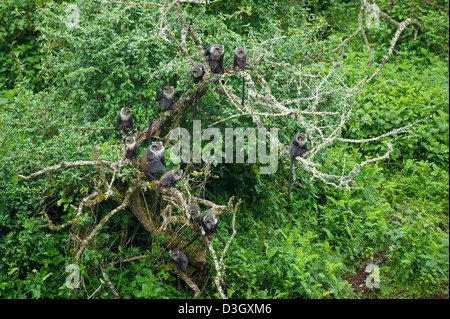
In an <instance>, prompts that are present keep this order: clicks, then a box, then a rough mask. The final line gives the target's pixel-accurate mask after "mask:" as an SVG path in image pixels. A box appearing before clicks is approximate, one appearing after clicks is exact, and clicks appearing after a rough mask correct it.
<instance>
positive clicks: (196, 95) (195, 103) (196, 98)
mask: <svg viewBox="0 0 450 319" xmlns="http://www.w3.org/2000/svg"><path fill="white" fill-rule="evenodd" d="M198 91H199V90H197V91H196V92H195V98H194V112H193V114H192V116H193V117H195V113H196V112H197V101H198Z"/></svg>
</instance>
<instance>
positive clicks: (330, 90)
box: [19, 0, 427, 298]
mask: <svg viewBox="0 0 450 319" xmlns="http://www.w3.org/2000/svg"><path fill="white" fill-rule="evenodd" d="M360 4H361V7H360V13H359V17H358V26H359V27H358V29H357V30H356V31H355V32H354V33H353V34H352V35H351V36H350V37H348V38H347V39H345V40H343V41H342V43H341V44H339V45H338V46H337V47H336V48H335V49H334V50H333V51H332V53H329V55H328V56H326V57H325V54H322V55H319V56H318V57H317V59H321V60H323V61H322V62H320V63H318V65H312V64H309V65H302V64H301V61H302V60H301V58H299V57H298V56H301V54H303V53H304V49H303V48H296V47H295V43H296V42H297V41H299V42H300V43H302V41H304V42H305V43H307V42H309V41H307V40H306V39H308V37H311V36H316V35H317V34H318V32H319V30H318V29H320V26H319V27H318V29H317V30H316V29H314V28H311V29H310V30H307V31H306V32H305V34H300V33H297V34H294V35H292V36H287V35H283V34H281V33H280V29H278V28H277V29H276V31H277V32H274V35H273V37H270V38H263V37H258V36H254V35H253V36H252V35H248V36H247V37H245V36H244V35H242V34H237V33H235V32H233V31H232V30H231V28H230V29H225V32H224V34H219V32H220V31H221V30H223V29H222V25H223V24H224V21H223V19H222V18H221V17H220V16H218V17H215V18H213V19H212V21H211V22H210V25H207V26H205V23H204V21H203V22H202V20H201V17H195V14H194V13H193V12H201V13H204V12H206V11H207V10H209V8H210V6H214V5H221V2H220V1H209V4H208V5H207V4H206V2H205V1H200V0H199V1H196V0H176V1H172V2H164V3H163V4H160V3H151V2H139V3H132V2H122V1H97V2H93V3H84V2H80V3H78V4H77V6H76V7H73V8H75V9H73V10H75V11H76V10H78V11H79V16H75V17H78V18H74V17H73V16H72V18H71V19H72V20H70V23H69V22H68V20H67V11H65V9H66V8H64V7H63V6H60V5H56V4H52V5H51V6H49V7H48V8H45V9H43V10H42V13H41V14H42V16H43V17H45V18H44V19H43V21H44V22H42V24H41V25H40V26H39V30H40V32H41V33H42V35H41V39H42V40H43V41H45V42H46V43H47V44H48V48H49V50H51V51H52V52H55V56H50V57H48V58H47V60H46V61H44V63H43V66H44V68H43V69H45V72H44V75H43V78H46V79H48V82H49V83H51V84H52V85H53V86H52V87H53V88H52V90H54V92H55V94H56V95H57V96H60V97H61V96H65V97H67V100H66V102H65V105H66V106H67V109H66V110H65V112H62V111H59V113H60V114H62V113H64V117H66V116H68V117H72V123H71V124H72V125H71V126H70V125H68V124H67V123H64V124H61V123H60V124H58V129H60V130H70V129H71V130H73V129H76V127H74V124H75V123H77V124H78V123H80V124H81V123H83V124H86V126H84V127H82V128H79V127H78V129H79V130H80V131H81V132H80V134H82V133H83V134H86V136H87V137H86V139H87V140H89V142H90V143H92V144H94V150H93V155H92V157H93V160H92V158H91V160H88V159H87V158H86V157H90V156H91V155H88V154H84V158H80V159H76V160H74V161H65V160H63V161H57V159H54V160H53V161H52V162H54V163H58V162H59V163H58V164H54V165H49V166H48V167H45V168H42V169H39V170H37V171H33V172H31V171H30V173H29V175H26V174H25V173H22V174H20V175H19V177H20V178H21V179H23V180H25V181H30V180H33V179H37V178H41V179H42V178H44V179H45V178H48V177H47V176H48V173H52V172H55V171H56V172H55V174H59V171H60V170H69V169H71V168H81V167H90V168H93V169H91V171H90V173H88V174H87V175H85V176H83V179H84V178H85V177H86V178H87V180H86V181H84V182H83V183H84V184H83V185H82V186H80V188H81V187H83V188H84V189H85V190H86V191H85V192H84V195H83V196H82V197H80V198H79V199H78V202H77V204H76V205H74V207H73V210H72V215H71V216H70V219H69V220H68V221H66V222H64V223H61V224H59V225H56V224H57V223H56V222H55V221H54V217H52V216H51V215H52V214H49V213H48V211H47V208H46V207H47V204H44V205H43V208H42V210H41V212H42V215H43V216H44V218H45V219H46V221H47V224H46V227H48V228H49V229H50V230H51V231H59V230H61V229H64V228H67V227H71V226H74V225H77V224H78V223H79V222H80V218H81V216H82V215H83V210H84V209H85V208H89V207H94V206H98V205H102V203H108V205H109V203H110V202H111V201H112V202H114V208H113V209H111V210H110V211H109V212H108V213H107V214H106V215H104V216H103V217H102V218H101V220H100V221H99V222H98V223H97V224H96V225H95V227H93V228H92V229H91V231H90V232H88V233H87V234H86V235H85V236H84V237H83V238H78V237H77V236H76V235H75V233H72V231H71V230H69V234H70V233H71V236H72V237H74V238H76V240H75V241H74V251H75V253H74V257H73V261H74V262H75V263H80V261H81V258H82V254H83V251H84V250H85V248H86V247H87V246H88V245H89V244H90V242H91V241H92V239H93V238H95V236H97V235H98V234H99V232H100V231H101V229H102V227H104V226H105V225H106V224H107V222H108V221H109V220H110V219H111V218H113V216H114V215H115V214H116V213H118V212H120V211H123V210H125V209H126V208H128V209H129V210H131V211H132V213H133V215H134V216H135V217H136V218H137V220H138V221H139V222H140V224H142V226H143V227H144V228H145V229H146V230H147V231H148V233H149V234H151V235H153V236H155V237H159V238H169V239H168V240H166V241H164V242H163V243H162V245H163V246H164V247H165V248H167V249H175V248H179V247H181V246H182V245H184V243H186V242H187V241H188V238H186V237H185V233H186V231H185V228H187V229H189V232H188V234H192V233H195V228H196V226H195V223H194V222H193V221H192V220H191V219H190V215H189V205H190V203H191V202H198V203H200V204H202V205H204V206H205V207H209V208H210V209H211V210H212V211H213V212H214V213H215V215H216V216H223V215H225V214H232V224H233V227H232V229H233V232H232V234H231V236H230V237H229V238H228V239H227V243H226V245H225V248H224V249H223V251H222V254H221V256H220V258H219V257H218V256H217V254H216V251H215V250H216V249H215V248H214V245H213V241H211V242H207V241H206V240H204V239H203V240H202V241H201V242H200V244H199V245H198V246H195V245H194V246H191V247H190V248H189V250H188V251H187V252H188V255H189V261H190V265H191V266H192V268H193V269H195V270H197V271H196V272H195V274H194V275H195V277H194V281H197V282H200V280H201V279H202V275H201V272H200V271H199V270H200V269H202V268H204V267H205V264H206V261H207V247H208V248H209V251H210V252H211V256H212V259H213V261H214V266H215V271H216V276H215V284H216V287H217V290H218V292H219V294H220V296H221V297H222V298H226V297H227V295H226V293H225V292H224V290H223V276H222V274H223V271H224V267H223V260H224V258H225V254H226V252H227V250H228V249H229V247H230V244H231V241H232V240H233V238H234V236H235V234H236V229H235V226H234V225H235V217H236V213H237V209H238V206H239V204H240V200H238V201H234V198H229V199H228V203H227V204H226V205H220V204H216V203H214V202H212V201H211V200H209V199H208V198H203V197H199V196H194V195H193V194H192V191H193V189H192V186H191V183H192V179H193V178H195V177H193V176H194V172H195V171H197V173H198V172H199V173H198V174H199V175H200V176H202V177H203V178H204V180H205V181H207V180H208V177H209V175H210V171H209V169H210V163H203V164H202V165H201V167H200V169H198V170H197V169H196V168H194V167H192V166H191V167H189V166H187V167H186V168H187V169H186V171H187V175H186V177H185V178H184V179H183V181H182V183H180V186H179V187H178V188H177V189H170V190H167V191H166V190H164V191H163V195H162V199H163V201H164V202H166V204H165V207H164V208H163V209H162V211H161V213H160V219H161V220H157V221H154V220H152V219H151V217H150V215H151V214H149V209H148V207H152V203H153V202H154V199H153V196H154V191H155V190H156V188H157V184H158V183H157V182H149V181H147V180H145V178H144V177H143V175H142V173H141V172H140V169H139V167H138V165H137V164H136V163H133V162H129V161H125V160H124V154H122V156H121V157H120V159H118V158H117V157H118V154H119V153H120V152H119V151H118V150H119V149H120V147H118V146H117V143H116V145H113V146H112V147H111V145H109V144H108V143H107V142H104V143H103V142H102V141H100V142H99V141H98V139H97V140H96V139H95V138H94V137H90V136H89V134H90V133H93V134H94V133H96V130H99V129H100V128H102V127H103V128H104V129H107V128H109V127H111V124H110V123H111V119H112V118H114V114H117V109H118V108H120V106H121V105H133V110H136V111H135V113H134V114H135V118H136V119H137V122H138V123H140V124H139V126H140V127H141V128H140V129H139V130H138V131H137V132H136V133H135V134H134V136H135V137H136V140H137V141H138V143H139V144H141V146H142V145H143V144H144V143H145V140H146V136H147V133H148V131H147V130H148V128H147V127H146V126H144V128H142V123H147V122H148V121H149V120H150V116H152V112H153V111H152V110H149V108H148V104H151V102H152V100H153V97H154V96H155V93H156V92H158V90H160V88H161V87H162V84H164V83H167V82H170V83H172V84H176V90H177V92H179V94H180V97H179V98H178V99H177V100H176V102H175V103H174V107H173V110H170V111H168V112H167V113H166V114H164V115H163V116H162V118H161V119H158V120H156V121H155V124H154V125H153V132H152V133H153V134H156V133H158V132H163V131H164V126H169V127H171V128H172V129H169V132H170V131H172V130H173V129H174V128H176V127H178V126H180V125H181V123H182V119H183V117H187V116H188V115H187V114H189V113H190V112H188V108H189V107H190V106H191V105H192V104H193V101H194V98H195V96H196V92H197V90H198V91H199V92H200V94H199V98H202V101H203V100H206V101H205V105H206V104H208V103H211V102H213V103H216V104H219V105H220V110H219V111H218V112H214V113H213V114H209V112H210V110H209V109H207V108H206V107H204V106H201V105H200V110H201V112H202V113H204V114H205V115H206V116H205V117H204V118H206V119H205V121H207V122H208V124H209V126H214V125H218V124H220V125H221V126H224V125H227V124H228V123H232V121H234V120H241V119H242V122H241V124H247V125H250V126H252V127H254V128H256V129H259V130H261V131H262V132H264V134H265V136H266V137H267V138H268V139H269V141H270V143H271V145H274V146H275V147H276V148H277V150H279V153H280V155H281V156H283V157H287V155H288V144H289V140H290V138H291V136H292V135H293V134H294V132H296V131H297V130H299V131H301V132H305V133H306V134H307V135H308V136H309V140H310V143H311V145H310V151H309V153H308V154H307V155H306V156H305V158H298V161H297V163H296V165H297V166H298V167H300V169H301V170H302V171H305V172H307V173H308V174H309V175H308V176H309V177H310V179H311V180H314V179H316V180H319V181H321V182H323V183H325V184H329V185H332V186H333V187H336V188H337V189H350V188H352V187H354V186H355V181H354V178H355V176H356V175H357V174H358V172H359V170H360V169H361V168H362V167H364V166H366V165H369V164H371V163H374V162H376V161H382V160H385V159H387V158H389V155H390V153H391V152H392V150H393V148H392V145H391V144H390V143H388V142H387V143H385V144H384V145H383V148H384V151H383V153H382V154H381V155H372V156H371V157H368V158H366V159H364V160H360V161H359V162H356V160H355V159H352V161H349V160H348V156H350V155H348V154H347V153H344V154H339V156H336V157H335V156H334V155H335V154H334V153H332V152H330V151H329V150H330V148H332V147H333V145H336V144H340V143H344V144H366V143H379V142H380V141H383V140H384V139H385V138H387V137H390V136H393V135H395V134H400V133H406V132H408V130H410V129H411V128H412V127H414V126H415V125H417V124H418V123H421V122H423V121H424V120H425V119H426V118H427V117H425V118H421V119H418V120H417V121H415V122H412V123H408V124H406V125H403V126H400V127H397V128H395V129H393V130H391V131H389V132H387V133H384V134H380V135H378V136H375V137H366V138H362V139H349V138H345V137H344V136H343V132H344V131H345V130H348V129H349V120H350V119H352V116H353V114H354V109H355V108H356V107H357V106H356V104H355V97H356V96H358V95H359V94H360V93H361V92H362V91H363V90H364V88H366V87H367V86H370V85H371V83H372V82H373V81H375V79H376V78H377V76H378V75H379V74H380V73H381V72H382V70H383V68H384V67H385V65H386V64H387V63H389V61H390V59H391V58H392V56H393V53H394V48H395V46H396V44H397V41H398V40H399V39H400V38H401V36H402V35H403V32H404V31H405V30H407V29H408V28H414V32H415V33H418V32H420V31H421V29H422V25H421V23H420V22H419V21H418V20H416V19H414V18H407V19H405V20H404V21H402V22H397V21H395V20H394V19H393V18H391V17H390V16H389V15H387V14H386V13H384V12H383V11H381V9H379V8H378V9H374V7H373V6H371V5H370V4H368V3H367V2H366V1H360ZM52 10H55V11H52ZM241 10H242V11H244V9H241ZM65 13H66V14H65ZM365 14H366V15H377V17H379V18H381V19H383V20H384V21H387V22H388V23H389V24H390V25H392V26H393V27H394V28H395V33H394V34H393V36H392V38H391V40H390V42H389V47H388V49H387V51H386V53H385V55H384V57H383V58H382V59H381V60H380V61H377V60H376V58H375V57H374V56H373V54H372V51H371V47H370V44H369V41H368V40H367V37H366V34H365V31H364V30H365V28H367V26H366V25H364V22H363V17H364V15H365ZM65 19H66V20H65ZM73 19H75V20H73ZM76 19H79V21H78V23H77V20H76ZM64 22H65V23H64ZM67 23H69V25H68V24H67ZM128 28H129V29H128ZM357 34H360V35H361V36H362V37H363V39H364V42H365V45H366V49H367V51H368V52H369V56H370V59H369V61H368V63H367V65H366V69H367V70H368V71H367V74H363V75H362V76H361V77H360V78H359V79H358V80H357V81H353V82H352V81H349V80H348V79H347V77H346V74H345V72H344V71H342V69H343V67H342V66H343V65H345V64H346V63H347V61H346V58H345V49H346V47H347V46H348V45H349V42H350V40H351V39H352V38H353V37H355V36H356V35H357ZM233 37H234V38H233ZM99 40H101V41H99ZM211 43H223V44H225V47H226V48H227V49H228V50H229V49H231V48H232V47H233V46H237V44H241V45H244V46H246V47H247V50H248V51H249V53H250V54H249V61H248V67H247V69H246V71H245V72H242V71H238V70H235V69H233V68H232V65H231V64H230V62H229V61H231V59H230V55H229V53H227V56H226V65H225V72H224V73H223V74H219V75H215V74H213V73H212V72H211V71H210V70H209V68H208V67H207V68H206V74H205V76H204V79H203V81H202V82H201V83H199V84H197V85H192V83H191V82H192V79H191V78H190V76H189V74H188V73H189V70H190V68H191V67H192V66H193V65H194V64H195V63H197V62H202V63H203V64H204V65H205V66H206V65H207V61H206V59H205V56H204V51H205V48H206V47H207V46H208V45H209V44H211ZM311 45H312V44H311ZM312 46H313V47H314V50H317V47H319V46H320V43H319V44H314V45H312ZM233 48H234V47H233ZM288 49H289V51H288ZM330 56H332V59H330V58H329V57H330ZM149 57H151V58H152V59H150V58H149ZM173 57H174V58H173ZM373 64H375V65H377V67H376V68H375V69H373V68H372V69H371V68H370V67H371V65H373ZM59 75H61V78H60V77H59ZM241 76H243V77H244V78H245V82H246V83H247V94H248V98H247V99H246V103H245V104H244V105H241V104H240V96H239V93H238V92H239V88H240V86H239V85H237V83H238V81H237V80H238V79H240V77H241ZM150 82H151V84H150ZM277 83H283V85H280V86H277ZM149 101H150V103H149ZM218 114H220V115H218ZM77 117H79V118H80V119H77ZM269 120H274V121H276V122H275V123H276V125H277V126H280V127H285V128H286V131H287V132H283V134H282V136H281V137H280V138H279V137H278V136H277V135H274V134H272V133H271V131H270V130H269V128H268V125H267V124H266V123H268V121H269ZM58 129H56V130H58ZM51 134H52V133H51ZM53 134H54V133H53ZM99 134H101V133H99ZM93 136H94V135H93ZM97 136H98V135H97ZM100 136H101V135H100ZM156 137H157V138H160V139H162V140H163V141H164V142H165V143H166V145H167V144H168V142H169V134H167V136H165V137H164V136H156ZM93 140H94V141H93ZM80 141H81V139H80ZM83 142H84V141H83ZM97 144H100V145H97ZM105 146H106V147H111V148H115V150H114V151H110V150H108V153H107V155H109V156H110V157H111V158H107V159H99V156H98V155H97V148H105ZM113 154H114V155H113ZM119 156H120V155H119ZM103 157H104V156H103ZM349 162H351V165H349ZM121 168H125V170H124V174H123V176H122V181H123V183H122V186H120V187H118V188H116V187H115V185H116V181H117V177H118V175H119V171H120V169H121ZM77 174H80V173H77ZM83 174H84V173H83ZM88 175H89V176H88ZM203 187H204V185H203ZM200 189H201V187H200ZM66 197H69V196H66ZM108 205H105V207H107V206H108ZM53 215H54V214H53ZM222 240H225V239H224V238H223V239H222ZM184 279H185V280H186V281H187V282H188V283H189V284H190V286H191V287H192V288H193V289H195V290H196V291H197V293H198V289H196V285H195V284H194V283H193V282H192V281H191V280H190V278H184Z"/></svg>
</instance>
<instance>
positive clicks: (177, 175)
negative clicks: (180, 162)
mask: <svg viewBox="0 0 450 319" xmlns="http://www.w3.org/2000/svg"><path fill="white" fill-rule="evenodd" d="M172 175H173V179H174V180H175V182H178V181H179V180H180V179H181V176H183V170H182V169H179V168H175V169H173V170H172Z"/></svg>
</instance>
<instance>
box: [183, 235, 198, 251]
mask: <svg viewBox="0 0 450 319" xmlns="http://www.w3.org/2000/svg"><path fill="white" fill-rule="evenodd" d="M198 237H200V234H197V235H195V236H194V238H192V239H191V241H190V242H188V243H187V244H186V245H185V246H184V247H183V248H180V250H183V249H185V248H186V247H188V246H189V245H190V244H192V243H193V242H194V241H196V240H197V238H198Z"/></svg>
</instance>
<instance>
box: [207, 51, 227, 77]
mask: <svg viewBox="0 0 450 319" xmlns="http://www.w3.org/2000/svg"><path fill="white" fill-rule="evenodd" d="M224 53H225V51H224V48H223V45H221V44H212V45H211V46H210V47H209V48H208V49H206V51H205V56H206V60H208V64H209V66H210V67H211V71H212V73H214V74H218V73H223V72H224V71H225V70H224V68H223V56H224Z"/></svg>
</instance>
